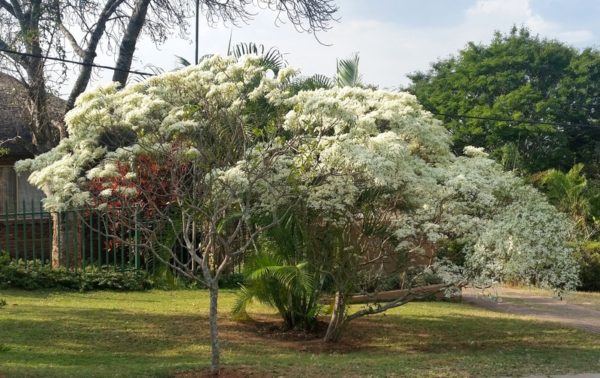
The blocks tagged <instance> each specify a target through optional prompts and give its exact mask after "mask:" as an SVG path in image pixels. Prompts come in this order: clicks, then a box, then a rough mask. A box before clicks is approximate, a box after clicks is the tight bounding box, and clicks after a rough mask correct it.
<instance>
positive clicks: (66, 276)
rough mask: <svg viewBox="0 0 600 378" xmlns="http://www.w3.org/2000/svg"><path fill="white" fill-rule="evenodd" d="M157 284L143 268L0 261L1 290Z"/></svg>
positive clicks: (136, 287) (132, 287)
mask: <svg viewBox="0 0 600 378" xmlns="http://www.w3.org/2000/svg"><path fill="white" fill-rule="evenodd" d="M153 286H154V283H153V281H152V280H151V278H150V277H149V276H148V274H147V273H146V272H143V271H122V272H120V271H113V270H111V269H108V268H106V267H103V268H86V269H85V270H79V271H70V270H67V269H63V268H60V269H52V268H51V267H49V266H48V265H42V264H41V262H39V261H35V262H31V261H30V262H28V263H26V262H25V261H11V262H8V263H3V264H0V289H9V288H11V289H25V290H36V289H70V290H79V291H90V290H119V291H140V290H147V289H150V288H152V287H153Z"/></svg>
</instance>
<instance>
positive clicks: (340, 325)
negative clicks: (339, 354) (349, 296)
mask: <svg viewBox="0 0 600 378" xmlns="http://www.w3.org/2000/svg"><path fill="white" fill-rule="evenodd" d="M345 325H346V297H345V295H344V294H343V293H342V292H341V291H336V292H335V299H334V302H333V311H332V312H331V319H330V320H329V326H328V327H327V332H326V333H325V341H328V342H333V341H337V340H339V338H340V335H341V334H342V330H343V329H344V326H345Z"/></svg>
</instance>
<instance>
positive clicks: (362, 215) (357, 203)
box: [262, 87, 577, 340]
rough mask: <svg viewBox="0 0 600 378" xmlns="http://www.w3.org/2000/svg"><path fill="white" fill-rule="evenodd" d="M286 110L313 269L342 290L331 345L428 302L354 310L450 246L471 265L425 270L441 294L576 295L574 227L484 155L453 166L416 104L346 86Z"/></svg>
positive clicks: (309, 95) (305, 97) (433, 264)
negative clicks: (377, 281) (459, 247)
mask: <svg viewBox="0 0 600 378" xmlns="http://www.w3.org/2000/svg"><path fill="white" fill-rule="evenodd" d="M285 103H286V104H287V105H288V106H289V107H290V108H291V109H292V110H291V111H290V112H288V114H287V115H286V121H285V124H284V128H286V129H287V130H289V132H290V133H291V134H292V135H294V137H296V138H298V140H302V146H301V147H300V148H298V149H294V150H291V152H292V153H293V156H290V157H288V160H289V161H290V162H291V164H290V165H289V166H288V167H286V169H291V168H290V167H293V170H294V171H296V172H301V175H302V178H301V179H299V180H298V182H302V183H303V185H302V186H301V188H300V192H301V193H302V195H303V197H302V200H303V201H304V203H305V207H306V208H307V209H308V213H309V216H308V217H307V218H306V219H308V223H310V225H311V226H309V228H310V229H311V231H312V232H311V234H312V235H315V238H316V239H317V240H319V242H320V246H317V247H315V246H312V248H313V249H315V248H316V249H317V250H318V253H317V256H318V257H319V258H320V259H319V258H318V259H316V260H315V259H314V258H313V261H312V263H313V265H316V266H315V267H314V268H315V269H317V270H319V271H325V272H326V274H328V275H329V277H330V278H331V279H332V280H333V286H334V291H335V293H334V294H335V295H334V303H333V311H332V316H331V320H330V324H329V329H328V332H327V335H326V336H325V339H326V340H336V339H337V338H338V337H339V336H340V333H341V331H342V330H343V328H344V327H345V325H346V324H347V322H349V321H350V320H352V319H355V318H358V317H361V316H365V315H369V314H374V313H378V312H383V311H385V310H387V309H389V308H392V307H395V306H400V305H403V304H405V303H407V302H408V301H410V300H413V299H415V298H417V297H419V295H418V294H417V293H416V292H414V291H411V290H409V291H408V292H407V294H406V295H405V296H402V297H401V298H398V299H396V300H394V301H392V302H389V303H387V304H385V305H381V304H377V303H375V304H373V305H367V306H366V308H365V309H362V310H359V311H357V312H355V313H352V314H350V313H348V307H347V299H348V296H349V295H351V294H352V293H354V292H356V290H357V289H358V288H359V287H360V279H361V277H364V276H370V277H373V276H375V277H379V278H381V277H382V276H385V275H386V274H388V275H389V274H390V273H393V274H395V273H396V272H395V271H393V270H390V269H389V267H390V265H391V264H393V263H394V261H397V260H398V259H400V258H401V256H403V255H406V254H408V255H409V256H415V255H417V256H418V255H419V254H420V253H421V254H422V253H426V252H428V251H429V252H431V250H432V249H433V250H435V249H436V246H439V245H440V243H441V242H443V241H444V240H448V239H452V240H460V241H461V242H462V244H463V245H464V247H463V253H464V255H465V260H466V263H465V264H463V265H462V266H456V265H453V264H449V262H447V261H446V262H444V263H443V264H441V262H440V261H437V260H436V259H432V260H431V261H429V263H428V264H429V266H427V267H423V268H427V269H425V270H434V271H435V272H436V274H437V275H438V276H440V277H441V278H443V279H444V284H443V285H438V286H437V287H436V290H438V291H444V290H448V289H449V288H452V287H455V288H456V287H460V286H464V285H466V284H467V283H471V284H476V285H491V284H493V283H497V282H501V281H504V280H511V281H518V282H526V283H532V284H537V285H542V286H546V287H552V288H555V289H558V290H569V289H573V288H574V287H575V283H576V282H577V264H576V263H575V260H574V259H573V256H572V254H571V250H570V249H569V248H568V247H567V241H568V240H569V238H570V236H571V231H572V227H571V224H570V223H569V221H568V219H567V218H566V217H565V216H563V215H562V214H560V213H558V212H557V211H556V210H555V209H554V208H553V207H552V206H551V205H549V204H548V203H547V202H546V201H545V199H544V197H543V195H541V194H540V193H538V192H537V191H536V190H535V189H533V188H532V187H530V186H528V185H526V184H525V183H524V182H523V181H522V180H521V179H519V178H517V177H515V176H514V175H512V174H511V173H508V172H503V171H502V169H501V167H500V166H499V165H497V164H496V163H494V161H493V160H490V159H488V158H487V155H486V154H485V153H484V152H483V151H482V150H480V149H477V148H473V147H469V148H467V149H466V151H465V152H466V153H467V155H469V156H466V157H455V156H454V155H453V154H452V153H451V152H450V142H449V136H448V134H447V133H446V131H445V130H444V129H443V127H442V126H441V125H440V123H439V122H438V121H436V120H434V119H433V118H432V116H431V115H430V114H429V113H427V112H426V111H424V110H423V109H422V107H421V106H420V105H419V104H418V103H417V101H416V99H415V98H414V97H413V96H411V95H409V94H406V93H392V92H386V91H373V90H370V89H361V88H350V87H346V88H341V89H340V88H334V89H329V90H316V91H306V92H300V93H299V94H297V95H296V96H294V97H292V98H290V99H289V100H286V101H285ZM282 176H285V175H282ZM265 193H266V192H265ZM271 198H272V197H269V196H268V195H267V198H263V201H262V202H263V203H269V201H270V200H271ZM283 198H288V196H284V197H283ZM317 235H326V237H319V236H317ZM428 294H432V293H428Z"/></svg>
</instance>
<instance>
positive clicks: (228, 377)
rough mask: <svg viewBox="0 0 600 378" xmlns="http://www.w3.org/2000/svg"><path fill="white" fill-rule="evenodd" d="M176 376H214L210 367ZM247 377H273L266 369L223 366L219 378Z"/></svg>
mask: <svg viewBox="0 0 600 378" xmlns="http://www.w3.org/2000/svg"><path fill="white" fill-rule="evenodd" d="M173 377H174V378H213V377H214V375H212V374H211V373H210V369H198V370H188V371H183V372H178V373H175V374H174V375H173ZM245 377H271V376H270V375H268V374H267V375H265V372H264V371H260V372H259V371H256V370H253V369H252V368H250V367H238V368H227V367H226V368H222V369H221V371H220V373H219V378H245Z"/></svg>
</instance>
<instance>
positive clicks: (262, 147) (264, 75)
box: [21, 56, 290, 373]
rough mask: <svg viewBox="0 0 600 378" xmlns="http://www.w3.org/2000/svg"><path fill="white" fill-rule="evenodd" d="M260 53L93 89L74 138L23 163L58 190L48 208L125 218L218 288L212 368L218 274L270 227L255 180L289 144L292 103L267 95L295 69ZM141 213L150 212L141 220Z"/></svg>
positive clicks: (74, 121)
mask: <svg viewBox="0 0 600 378" xmlns="http://www.w3.org/2000/svg"><path fill="white" fill-rule="evenodd" d="M260 62H261V61H260V59H258V58H256V57H247V58H246V59H244V60H242V61H239V62H236V61H235V59H233V58H222V57H218V56H215V57H212V58H209V59H206V60H204V61H203V62H202V63H201V64H200V65H199V66H196V67H190V68H187V69H184V70H181V71H178V72H174V73H170V74H165V75H161V76H159V77H154V78H152V79H149V80H147V81H145V82H143V83H138V84H135V85H131V86H128V87H126V88H124V89H123V90H117V86H116V85H109V86H106V87H103V88H99V89H98V90H96V91H94V92H87V93H85V94H84V95H82V96H81V97H79V99H78V101H77V106H76V107H75V109H74V110H73V111H71V112H69V113H68V115H67V117H66V121H67V125H68V128H69V138H67V139H64V140H63V141H61V143H60V145H59V146H58V147H56V148H55V149H54V150H52V151H50V152H48V153H46V154H43V155H40V156H39V157H37V158H36V159H34V160H29V161H25V162H23V163H22V164H21V167H23V168H24V169H32V170H34V171H35V172H34V173H33V174H32V175H31V177H30V181H31V182H32V183H33V184H35V185H37V186H38V187H45V188H46V189H48V190H49V192H50V193H52V195H51V196H49V197H48V198H47V199H46V201H45V206H46V208H47V209H49V210H52V211H60V210H63V209H69V208H80V207H84V206H89V205H93V206H95V207H97V208H99V209H102V210H105V211H106V214H107V215H108V217H109V218H110V219H111V220H112V221H113V222H114V223H116V224H119V227H128V228H131V229H133V227H134V226H135V227H136V232H138V233H141V235H140V236H141V237H140V238H139V240H141V243H142V248H143V249H145V250H150V251H152V252H153V253H154V256H155V258H157V259H159V260H161V261H162V263H165V264H168V265H170V266H171V268H172V269H174V270H176V271H177V272H179V273H180V274H182V275H184V276H185V277H188V278H190V279H192V280H197V281H200V282H202V283H203V284H204V285H206V286H207V288H208V289H209V292H210V299H211V301H210V311H209V318H210V331H211V342H212V364H211V369H212V371H213V373H216V372H218V371H219V343H218V333H217V301H218V281H219V278H220V276H221V274H222V273H223V272H224V270H225V268H226V267H227V265H228V263H229V261H230V260H231V259H233V258H234V257H236V256H238V255H241V254H243V253H244V252H245V250H246V249H247V248H248V246H250V245H251V241H252V240H253V237H254V235H256V234H257V233H259V232H260V230H259V229H257V228H253V227H249V224H248V220H249V218H250V217H251V216H252V215H253V213H254V207H256V203H257V202H256V201H254V200H253V196H254V194H253V192H252V188H253V187H255V186H258V183H259V182H266V181H265V179H264V177H265V176H266V175H267V174H268V173H270V166H271V165H272V163H271V162H272V161H273V159H274V158H275V157H276V156H277V155H278V154H279V153H280V151H283V150H284V149H285V143H277V139H276V137H277V134H278V133H279V131H280V128H278V127H276V126H277V123H279V124H281V123H282V122H283V120H281V121H279V122H277V121H276V120H277V119H278V118H281V117H282V116H283V113H281V112H279V111H278V109H277V107H276V106H273V105H270V104H268V102H267V101H266V100H265V97H266V96H268V95H270V94H277V93H279V92H278V91H279V88H280V87H281V85H282V83H284V82H285V81H286V80H287V79H286V75H287V74H289V73H290V72H289V71H287V73H286V71H285V70H284V71H282V72H280V74H279V75H278V76H277V77H276V78H273V77H271V76H272V75H271V74H270V73H269V71H268V70H267V69H266V68H264V67H263V66H261V64H260ZM259 110H260V111H259ZM248 156H251V157H252V160H251V161H247V160H246V158H247V157H248ZM125 204H127V206H126V205H125ZM132 208H133V209H134V210H133V211H129V210H130V209H132ZM133 213H135V214H137V215H138V216H139V215H140V214H141V215H142V216H143V217H144V218H145V219H144V220H145V221H146V222H135V225H134V222H133V220H132V218H133V216H134V214H133ZM121 235H122V234H115V235H110V236H111V237H113V238H119V237H121ZM121 242H127V241H125V240H121ZM176 245H178V246H181V247H183V249H184V250H185V251H186V254H185V255H184V256H181V254H179V253H177V251H178V248H176V247H175V246H176Z"/></svg>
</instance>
